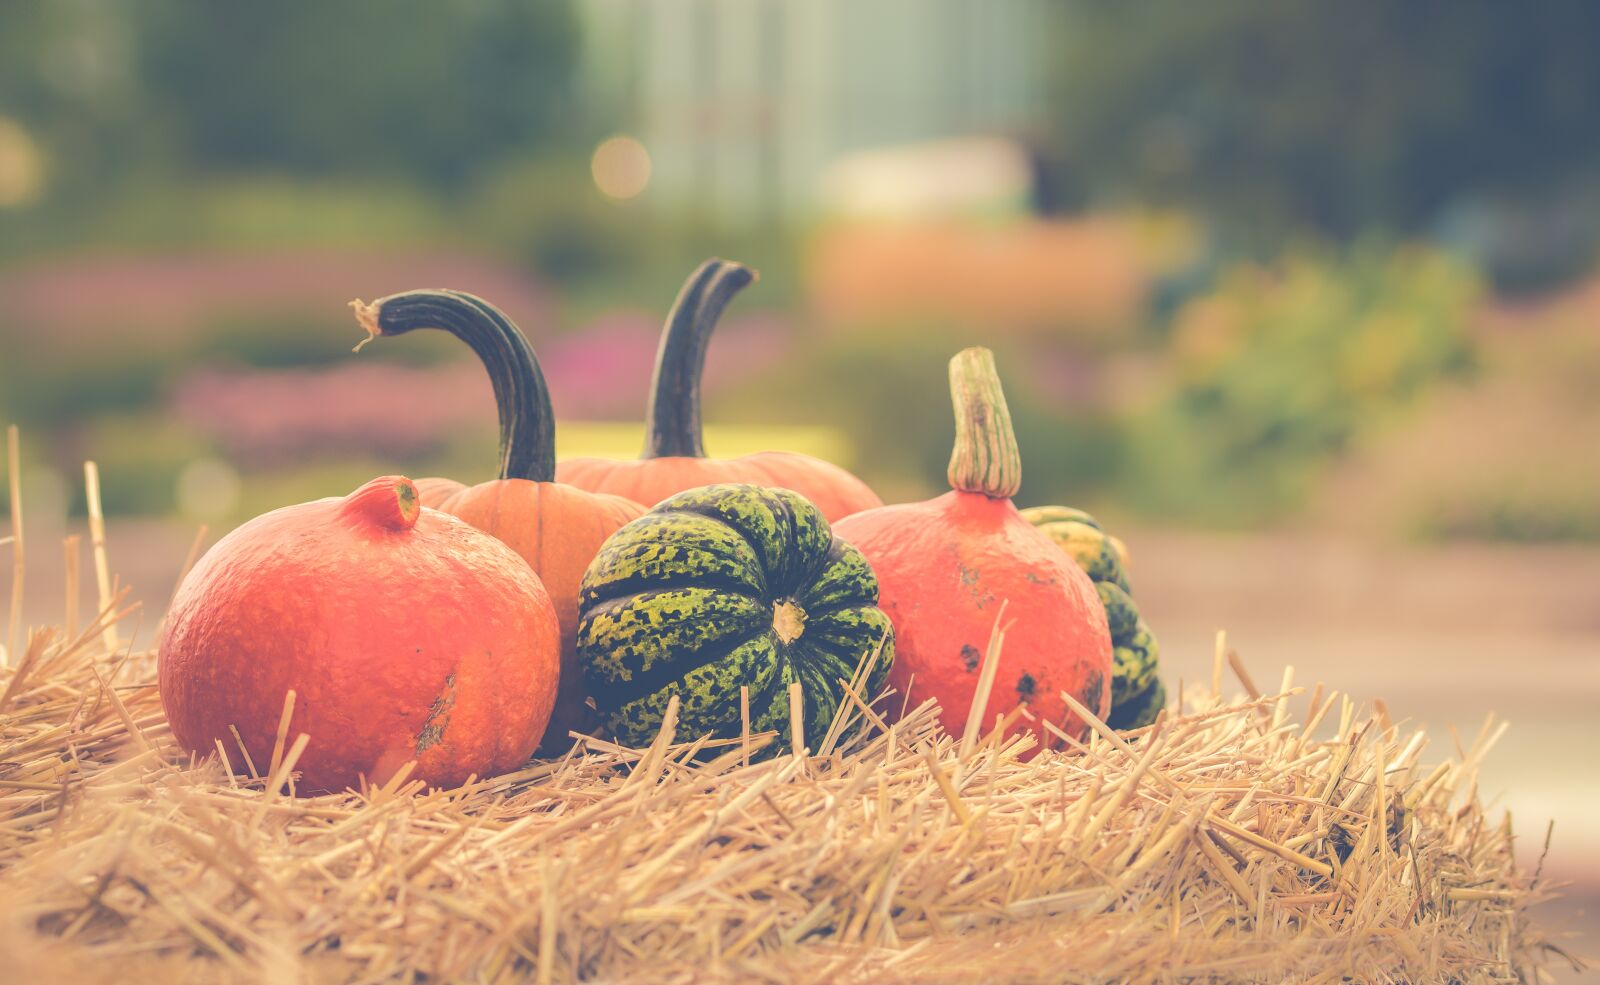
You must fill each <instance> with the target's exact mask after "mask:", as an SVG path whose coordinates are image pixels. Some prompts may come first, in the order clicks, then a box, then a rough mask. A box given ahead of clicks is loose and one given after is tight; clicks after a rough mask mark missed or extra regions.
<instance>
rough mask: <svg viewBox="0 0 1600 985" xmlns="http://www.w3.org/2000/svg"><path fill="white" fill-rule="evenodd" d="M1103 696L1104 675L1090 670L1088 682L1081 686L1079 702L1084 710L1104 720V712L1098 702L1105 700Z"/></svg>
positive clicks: (1104, 689)
mask: <svg viewBox="0 0 1600 985" xmlns="http://www.w3.org/2000/svg"><path fill="white" fill-rule="evenodd" d="M1105 694H1106V677H1105V675H1104V674H1102V673H1100V672H1099V671H1098V670H1091V671H1090V672H1089V678H1088V680H1087V681H1086V682H1085V683H1084V685H1083V695H1082V697H1081V698H1080V699H1079V700H1080V701H1082V702H1083V706H1084V707H1085V708H1088V709H1089V710H1090V711H1092V712H1094V713H1095V714H1096V715H1099V716H1100V717H1101V718H1104V717H1105V710H1104V709H1102V708H1101V707H1100V702H1101V700H1102V699H1104V698H1105Z"/></svg>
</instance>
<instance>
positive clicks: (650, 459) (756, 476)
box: [556, 260, 883, 523]
mask: <svg viewBox="0 0 1600 985" xmlns="http://www.w3.org/2000/svg"><path fill="white" fill-rule="evenodd" d="M753 280H755V274H754V273H753V272H752V271H751V270H750V269H749V268H748V267H744V266H741V265H739V264H737V263H730V262H728V261H726V260H707V261H706V262H705V263H703V264H701V265H700V268H699V269H698V270H696V271H695V272H694V273H693V274H692V275H691V276H690V277H689V280H688V282H687V283H685V284H684V285H683V290H682V291H680V292H679V294H678V299H677V301H676V302H674V304H673V306H672V311H671V313H669V314H668V315H667V324H666V328H664V329H663V330H662V333H661V348H660V349H658V350H657V352H656V369H655V376H654V379H653V380H652V382H651V384H650V404H649V407H648V408H647V410H646V414H647V416H646V417H645V449H644V454H643V455H642V456H641V457H639V458H638V459H636V460H634V461H631V462H626V461H614V460H611V459H604V458H574V459H569V460H567V461H565V462H562V463H561V464H560V465H558V466H557V467H556V477H557V478H558V479H560V480H561V481H562V482H569V483H571V484H572V485H575V486H579V487H581V488H583V489H589V490H593V491H594V492H606V493H615V494H616V495H619V496H626V497H627V498H629V499H631V500H633V501H634V502H636V503H640V504H642V505H644V506H654V505H655V504H657V503H659V502H661V501H662V500H664V499H666V498H667V497H668V496H673V495H676V494H677V493H680V492H683V491H684V490H686V489H694V488H697V487H699V486H706V485H712V484H714V483H723V482H739V483H750V484H753V485H758V486H779V487H782V488H784V489H792V490H794V491H795V492H797V493H799V494H800V495H802V496H804V497H805V498H806V499H809V500H810V501H811V502H812V503H813V504H814V505H815V506H816V507H817V509H818V510H820V511H821V512H822V515H823V517H824V518H825V519H826V520H828V521H829V522H830V523H831V522H833V521H835V520H838V519H839V518H840V517H844V516H849V515H850V514H851V513H855V512H858V511H860V510H865V509H871V508H872V507H874V506H882V505H883V500H881V499H879V498H878V496H877V494H876V493H874V492H873V491H872V490H871V489H869V488H867V484H866V483H864V482H862V481H861V480H860V479H858V478H856V477H855V476H853V475H851V474H850V473H849V472H846V471H845V470H844V469H842V468H840V467H839V466H837V465H833V464H831V463H829V462H824V461H822V460H821V459H819V458H812V457H811V456H809V455H801V454H798V453H796V452H787V451H763V452H757V453H756V454H754V455H745V456H744V457H742V458H707V457H706V449H705V440H704V436H703V433H702V432H703V428H702V425H701V421H700V377H701V376H702V375H703V373H704V371H705V364H706V347H707V346H708V344H709V343H710V341H711V332H712V330H713V329H715V328H716V327H717V319H718V318H719V317H721V315H722V309H723V308H725V307H727V304H728V302H729V301H730V300H731V299H732V298H733V296H734V295H735V294H737V293H739V291H741V290H743V289H744V287H745V286H746V285H748V284H750V283H751V282H752V281H753Z"/></svg>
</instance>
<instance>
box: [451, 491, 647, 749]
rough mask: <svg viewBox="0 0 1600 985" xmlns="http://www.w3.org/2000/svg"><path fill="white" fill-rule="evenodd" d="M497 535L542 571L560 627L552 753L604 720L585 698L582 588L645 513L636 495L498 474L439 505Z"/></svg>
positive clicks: (550, 740) (550, 737)
mask: <svg viewBox="0 0 1600 985" xmlns="http://www.w3.org/2000/svg"><path fill="white" fill-rule="evenodd" d="M439 508H440V509H441V510H443V511H444V512H446V513H449V514H452V515H454V516H456V517H459V518H460V519H462V520H465V521H466V522H467V523H470V524H472V526H474V527H476V528H477V529H479V530H482V531H483V532H485V533H488V534H491V535H493V536H494V537H495V538H497V539H498V540H499V541H500V542H501V543H503V544H505V545H506V546H507V547H510V548H511V549H512V550H513V551H516V552H517V554H518V555H519V556H521V557H522V559H523V560H525V561H527V562H528V565H529V566H530V567H532V568H533V570H534V571H535V572H536V573H538V575H539V579H540V580H541V581H542V582H543V583H544V587H545V590H546V591H547V592H549V593H550V600H551V602H552V603H553V604H554V606H555V613H556V621H557V622H558V623H559V624H560V631H561V687H560V690H559V692H558V693H557V695H556V702H555V709H554V711H553V712H552V713H551V715H550V724H549V726H548V727H547V729H546V733H545V734H546V736H547V738H546V739H545V740H544V742H543V743H542V745H543V746H544V747H545V748H546V749H547V750H548V751H551V752H557V751H560V750H562V749H565V748H566V747H567V745H568V744H570V743H571V741H572V740H571V736H570V734H569V733H571V732H592V731H594V729H595V727H596V726H597V725H598V724H599V718H598V716H597V715H596V714H595V713H594V710H593V709H591V708H590V707H589V706H588V704H587V703H586V699H587V698H588V689H587V686H586V685H585V682H584V677H583V667H582V665H581V664H579V663H578V650H577V635H578V585H579V582H581V581H582V580H583V573H584V571H585V570H586V569H587V568H588V567H589V562H591V561H593V560H594V557H595V555H596V554H598V553H600V545H601V544H602V543H604V542H605V539H606V538H607V537H609V536H611V535H612V534H613V533H615V532H616V531H617V530H619V529H621V528H622V527H623V526H625V525H626V524H628V523H629V522H631V521H632V520H635V519H637V518H638V517H641V516H643V515H644V514H645V508H644V507H642V506H640V505H639V504H638V503H635V502H634V501H632V500H631V499H624V498H623V497H621V496H606V495H598V494H595V493H589V492H584V491H583V490H582V489H578V488H575V487H573V486H568V485H562V484H561V483H559V482H533V481H530V480H528V479H497V480H494V481H492V482H484V483H480V484H479V485H476V486H468V487H466V488H463V489H462V490H461V491H459V492H457V493H455V494H454V495H452V496H450V497H449V498H448V499H446V500H445V501H444V503H443V504H442V505H441V506H440V507H439Z"/></svg>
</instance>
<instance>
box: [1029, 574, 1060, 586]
mask: <svg viewBox="0 0 1600 985" xmlns="http://www.w3.org/2000/svg"><path fill="white" fill-rule="evenodd" d="M1022 577H1024V578H1026V579H1028V581H1029V582H1030V583H1032V584H1035V585H1054V584H1055V583H1056V580H1055V579H1054V578H1041V577H1039V576H1038V575H1036V574H1034V573H1033V572H1031V571H1026V572H1023V575H1022Z"/></svg>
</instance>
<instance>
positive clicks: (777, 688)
mask: <svg viewBox="0 0 1600 985" xmlns="http://www.w3.org/2000/svg"><path fill="white" fill-rule="evenodd" d="M877 603H878V580H877V577H876V576H875V575H874V574H873V573H872V568H871V567H870V566H869V565H868V564H867V562H866V559H865V558H863V557H862V556H861V553H860V552H859V551H857V550H856V549H855V548H854V547H851V546H850V545H849V544H846V543H844V542H843V541H841V540H839V539H838V538H836V537H834V536H833V533H832V531H831V530H829V528H828V524H827V521H826V520H824V519H823V518H822V515H821V514H820V513H819V512H817V509H816V507H814V506H812V505H811V503H810V502H808V501H807V500H806V499H805V498H803V497H802V496H800V495H799V494H797V493H794V492H790V491H789V490H786V489H769V488H765V487H762V486H753V485H742V484H722V485H713V486H702V487H700V488H698V489H690V490H688V491H687V492H682V493H679V494H678V495H676V496H673V497H671V498H670V499H667V500H665V501H664V502H662V503H660V504H659V505H657V506H656V508H655V509H653V510H651V511H650V512H649V513H647V514H645V515H644V516H642V517H640V518H639V519H637V520H635V521H633V522H632V523H630V524H628V525H627V526H625V527H623V528H622V529H621V530H618V531H617V532H616V533H615V534H613V535H612V536H611V537H610V538H609V539H607V540H606V542H605V544H604V545H603V546H602V547H601V549H600V553H599V555H597V556H596V557H595V559H594V562H593V563H591V564H590V565H589V570H588V571H587V572H585V574H584V577H583V585H582V588H581V594H580V596H579V601H578V605H579V623H578V657H579V660H580V661H581V662H582V664H583V666H584V673H585V675H586V676H587V678H588V681H589V688H590V691H591V693H592V694H593V695H594V699H595V704H596V706H597V707H598V708H599V710H600V713H601V715H602V717H604V718H605V720H606V723H607V725H608V726H609V727H610V728H611V731H612V732H613V733H614V734H615V735H616V736H617V738H618V740H619V741H621V742H624V743H627V744H630V745H642V744H645V743H648V742H649V741H650V740H651V739H653V738H654V737H655V734H656V732H657V731H659V729H660V727H661V721H662V718H663V716H665V714H666V710H667V703H668V701H669V700H670V699H671V698H672V697H673V696H676V697H677V698H678V729H679V734H680V735H683V736H692V737H696V738H698V737H699V736H702V735H706V734H711V735H715V736H719V737H726V738H732V737H736V736H738V735H739V734H740V730H741V728H742V727H743V726H742V721H741V718H740V704H739V689H740V687H741V686H743V687H748V688H749V689H750V728H751V731H752V732H762V731H769V730H775V731H777V732H779V733H780V734H781V735H782V738H783V742H782V743H781V744H779V745H776V746H769V747H768V748H769V749H775V748H780V747H781V748H787V747H788V742H789V737H790V735H791V730H790V719H789V685H790V684H791V683H793V682H795V681H799V682H800V684H801V688H802V692H803V695H804V702H803V704H804V719H803V722H802V724H803V726H804V735H805V737H806V740H807V742H808V743H810V744H811V745H813V746H814V745H815V744H816V742H817V741H818V740H820V739H821V738H822V736H823V735H824V733H826V732H827V730H828V727H829V725H830V724H831V723H832V721H833V717H834V713H835V712H836V711H837V710H838V708H839V703H840V701H841V700H843V698H844V687H843V685H841V684H840V680H841V679H842V680H844V681H849V680H850V679H851V678H852V677H854V675H855V672H856V667H857V666H858V665H859V664H860V663H861V662H862V657H863V656H865V655H866V654H869V653H875V652H878V650H879V647H880V646H881V647H882V652H881V653H879V654H878V657H877V660H876V662H875V663H874V666H873V669H872V672H871V673H870V675H869V676H868V678H867V680H866V682H865V684H864V686H863V687H862V692H863V694H864V695H867V696H872V695H876V694H877V692H879V691H880V690H882V688H883V685H884V681H885V680H886V679H887V677H888V673H889V664H890V663H891V662H892V661H893V659H894V643H893V639H894V632H893V629H892V628H891V627H890V624H889V618H888V617H887V616H885V615H884V614H883V612H882V611H881V610H879V609H878V606H877ZM779 604H786V605H791V606H794V607H796V608H798V610H800V611H801V612H803V613H804V624H803V628H802V630H801V632H800V635H799V636H798V637H796V638H793V639H791V640H790V641H788V642H785V640H784V639H783V638H782V636H781V635H780V634H779V632H778V630H777V629H776V628H775V626H774V613H775V607H776V606H777V605H779Z"/></svg>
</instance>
